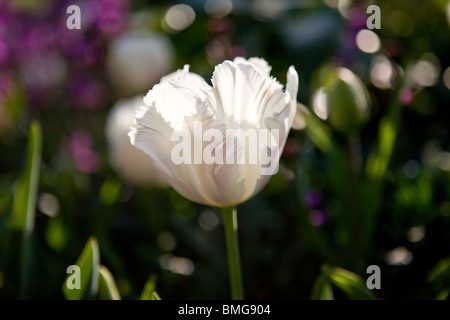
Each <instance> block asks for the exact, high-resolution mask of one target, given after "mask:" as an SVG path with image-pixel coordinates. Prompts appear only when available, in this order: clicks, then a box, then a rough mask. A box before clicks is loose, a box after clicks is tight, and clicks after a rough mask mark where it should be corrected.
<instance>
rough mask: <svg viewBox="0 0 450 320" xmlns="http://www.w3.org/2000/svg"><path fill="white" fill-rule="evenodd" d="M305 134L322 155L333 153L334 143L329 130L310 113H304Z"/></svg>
mask: <svg viewBox="0 0 450 320" xmlns="http://www.w3.org/2000/svg"><path fill="white" fill-rule="evenodd" d="M304 116H305V123H306V127H305V130H306V133H307V134H308V136H309V138H310V139H311V140H312V141H313V142H314V144H315V145H316V146H317V147H318V148H319V149H320V151H322V152H323V153H326V154H329V153H333V151H334V143H333V140H332V137H331V130H330V128H329V127H328V126H327V125H326V124H325V123H324V122H323V121H321V120H320V119H319V118H317V116H315V115H314V114H312V113H311V112H304Z"/></svg>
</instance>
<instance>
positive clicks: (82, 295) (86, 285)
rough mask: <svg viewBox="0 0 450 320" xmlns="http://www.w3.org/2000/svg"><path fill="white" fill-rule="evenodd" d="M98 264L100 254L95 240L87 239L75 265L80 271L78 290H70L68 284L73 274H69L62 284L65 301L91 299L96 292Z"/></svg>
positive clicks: (72, 279) (72, 278) (92, 238)
mask: <svg viewBox="0 0 450 320" xmlns="http://www.w3.org/2000/svg"><path fill="white" fill-rule="evenodd" d="M99 263H100V253H99V249H98V244H97V239H96V238H94V237H91V238H89V240H88V242H87V243H86V246H85V247H84V249H83V252H82V253H81V255H80V257H79V258H78V260H77V262H76V263H75V265H76V266H78V267H79V268H80V269H79V271H80V274H79V276H80V278H79V279H80V281H79V283H80V289H76V288H72V289H71V288H70V286H69V284H70V283H72V281H77V280H76V278H75V279H74V276H75V273H76V272H77V271H74V273H73V274H69V275H68V276H67V277H66V280H65V281H64V284H63V289H62V290H63V293H64V296H65V297H66V299H67V300H81V299H93V298H94V297H95V296H96V295H97V292H98V282H99V281H98V276H99V273H98V266H99Z"/></svg>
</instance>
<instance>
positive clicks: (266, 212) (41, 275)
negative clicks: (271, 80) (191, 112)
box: [0, 0, 450, 299]
mask: <svg viewBox="0 0 450 320" xmlns="http://www.w3.org/2000/svg"><path fill="white" fill-rule="evenodd" d="M70 5H78V6H79V8H80V13H81V14H80V18H81V28H80V29H68V27H67V20H68V18H69V17H70V16H71V14H72V13H67V11H66V10H67V8H68V7H69V6H70ZM370 5H378V7H379V8H380V22H381V23H380V27H381V28H380V29H373V30H370V29H368V28H367V25H366V22H367V19H368V18H369V17H371V15H372V14H371V13H367V12H366V10H367V8H368V7H369V6H370ZM449 28H450V2H449V1H447V0H430V1H414V0H413V1H411V0H408V1H407V0H399V1H395V2H394V1H390V2H389V1H352V0H308V1H298V0H280V1H269V0H248V1H236V0H191V1H189V0H186V1H183V2H179V1H162V0H161V1H143V0H142V1H138V0H135V1H131V0H130V1H127V0H95V1H92V0H91V1H87V0H85V1H81V0H80V1H76V0H70V1H66V0H59V1H56V0H45V1H33V0H11V1H10V0H0V297H1V298H8V299H19V298H38V299H64V295H63V291H62V289H61V288H62V286H63V283H64V280H65V278H66V276H67V273H66V269H67V267H68V266H69V265H72V264H75V261H77V259H78V257H79V256H80V253H81V252H82V250H83V247H84V246H85V244H86V242H87V241H88V239H89V237H91V236H94V237H95V238H96V239H97V241H98V248H99V252H100V262H101V264H103V265H105V266H106V267H107V268H108V269H109V271H110V272H111V274H112V275H113V277H114V279H115V282H116V284H117V289H118V291H119V292H120V295H121V297H122V298H123V299H138V298H139V297H140V296H141V292H142V290H143V288H144V286H145V284H146V282H147V280H148V279H149V277H152V276H153V279H156V282H155V283H156V290H157V292H158V294H159V296H160V297H161V298H162V299H228V298H229V296H230V292H229V284H228V270H227V264H226V250H225V242H224V231H223V225H222V218H221V212H220V211H219V210H218V209H216V208H210V207H205V206H201V205H197V204H195V203H192V202H190V201H188V200H186V199H184V198H182V197H181V196H180V195H178V194H177V193H176V192H175V191H174V190H172V189H171V188H170V187H168V186H167V185H166V184H165V183H164V181H163V180H162V178H161V177H160V175H159V174H158V172H157V171H156V170H155V169H154V168H153V167H152V163H151V160H150V158H148V157H147V156H145V155H143V154H142V153H141V152H140V151H139V150H137V149H135V148H134V147H132V146H131V145H130V143H129V138H128V137H127V135H126V134H127V132H128V131H129V127H130V125H131V124H132V119H133V116H134V110H135V108H136V105H139V100H140V99H142V97H143V96H144V95H145V94H146V93H147V92H148V90H149V89H151V88H152V86H153V85H154V84H156V83H158V82H159V79H160V78H161V77H162V76H164V75H166V74H168V73H170V72H173V71H175V70H177V69H178V68H182V67H183V65H185V64H189V65H190V70H191V71H192V72H195V73H198V74H200V75H202V76H203V77H204V78H205V79H206V81H208V82H209V80H210V78H211V75H212V72H213V70H214V66H215V65H216V64H218V63H221V62H222V61H224V60H225V59H233V58H235V57H237V56H243V57H247V58H249V57H254V56H257V57H262V58H264V59H266V60H267V61H268V62H269V64H270V65H271V66H272V75H274V76H275V77H276V78H277V79H278V80H279V81H280V82H281V83H282V84H285V82H286V72H287V69H288V68H289V66H290V65H294V66H295V67H296V69H297V71H298V72H299V75H300V87H299V94H298V101H299V103H300V104H301V105H303V106H304V109H306V110H309V112H307V113H302V114H299V121H298V123H297V124H296V130H292V132H291V133H290V136H289V139H288V142H287V144H286V147H285V150H284V153H283V156H282V159H281V165H280V170H279V172H278V173H277V174H276V175H275V176H273V177H272V178H271V180H270V181H269V183H268V184H267V186H266V187H265V188H264V189H263V190H262V191H261V192H260V193H259V194H258V195H256V196H255V197H254V198H253V199H251V200H249V201H248V202H246V203H244V204H242V205H240V206H239V207H238V220H239V241H240V246H241V256H242V266H243V278H244V288H245V295H246V298H249V299H310V298H314V297H315V296H314V294H313V293H314V291H315V288H316V289H317V288H318V282H317V281H316V279H320V276H321V274H322V272H323V271H321V270H323V268H322V266H323V265H324V264H327V265H331V266H336V267H341V268H343V269H346V270H348V271H351V272H353V273H354V274H357V275H359V276H360V277H361V279H362V280H363V282H364V283H365V279H366V278H367V277H368V274H367V273H366V268H367V266H369V265H378V266H379V267H380V269H381V289H377V290H373V292H372V293H373V294H374V296H376V297H378V298H382V299H446V298H448V297H449V293H450V188H449V182H450V180H449V178H450V139H449V138H450V131H449V129H450V33H449ZM342 86H343V87H342ZM343 92H345V93H343ZM304 109H303V110H304ZM33 119H36V120H38V121H39V123H40V125H41V127H42V154H41V165H40V170H39V179H38V185H37V193H36V213H35V217H34V219H33V220H34V226H33V227H32V230H31V234H32V243H33V244H32V246H33V248H34V249H33V250H34V258H33V259H32V260H26V261H28V262H27V263H29V265H26V266H25V267H24V266H23V265H21V264H23V263H25V262H24V260H23V259H22V260H21V259H17V257H16V259H15V260H14V259H13V258H11V254H10V253H11V252H13V253H14V252H16V253H17V250H25V249H23V248H21V249H20V248H19V249H17V248H18V246H19V247H20V243H21V242H20V241H21V240H20V239H21V238H14V237H11V236H10V233H11V230H10V229H11V228H10V226H11V225H12V223H11V222H10V221H11V220H12V218H11V216H12V211H13V206H14V202H15V201H17V200H15V199H16V198H17V195H16V189H17V185H18V181H19V179H20V178H21V176H22V175H23V174H24V172H25V169H24V168H25V166H26V159H27V140H28V138H29V130H30V123H31V121H32V120H33ZM11 239H13V240H14V239H15V240H14V241H13V240H11ZM17 239H19V240H17ZM15 248H16V249H15ZM29 261H32V262H29ZM19 269H20V270H23V269H27V270H28V269H31V270H32V271H30V272H32V274H34V276H31V279H32V281H29V282H27V283H29V286H28V287H27V286H25V287H24V285H23V283H22V282H23V281H21V278H20V277H21V276H20V275H18V271H17V270H19ZM330 283H331V285H332V288H333V289H332V290H333V293H334V297H335V298H336V299H340V298H342V299H346V298H352V297H351V295H350V296H349V295H348V292H347V293H346V291H345V288H344V290H342V288H339V286H338V287H336V286H335V285H333V282H332V281H331V282H330ZM316 291H317V290H316Z"/></svg>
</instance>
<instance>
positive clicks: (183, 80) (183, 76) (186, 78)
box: [161, 64, 210, 96]
mask: <svg viewBox="0 0 450 320" xmlns="http://www.w3.org/2000/svg"><path fill="white" fill-rule="evenodd" d="M164 81H172V82H174V83H176V84H178V85H180V86H183V87H186V88H189V89H191V90H193V91H194V92H195V93H196V94H198V95H200V96H203V90H205V89H207V88H208V87H210V86H209V85H208V84H207V83H206V82H205V79H203V78H202V77H201V76H199V75H198V74H195V73H192V72H189V65H188V64H186V65H184V68H183V69H178V70H177V71H175V72H172V73H170V74H168V75H166V76H164V77H162V78H161V82H164Z"/></svg>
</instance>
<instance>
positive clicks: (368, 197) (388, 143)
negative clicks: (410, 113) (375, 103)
mask: <svg viewBox="0 0 450 320" xmlns="http://www.w3.org/2000/svg"><path fill="white" fill-rule="evenodd" d="M401 87H402V86H401V85H400V86H399V87H398V88H401ZM398 94H399V89H397V90H396V91H395V93H394V94H393V96H392V98H391V103H390V106H389V110H388V112H387V115H386V116H385V117H384V118H383V119H382V120H381V122H380V124H379V128H378V137H377V145H376V147H375V148H374V149H373V150H372V152H371V153H370V154H369V156H368V158H367V161H366V166H365V178H366V181H365V184H364V185H363V187H362V191H361V193H362V202H361V203H364V204H365V205H364V206H363V207H362V209H364V212H363V215H362V216H363V217H364V220H363V224H362V233H363V234H365V235H366V237H365V239H364V240H363V243H362V247H363V248H365V250H366V251H368V250H369V242H370V239H372V234H373V232H374V226H375V222H374V221H375V219H376V215H377V212H378V211H379V208H380V203H381V197H382V192H383V186H384V183H383V182H384V178H385V175H386V171H387V168H388V165H389V162H390V160H391V157H392V153H393V150H394V146H395V142H396V140H397V134H398V125H399V122H400V114H401V104H400V102H399V99H398Z"/></svg>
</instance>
